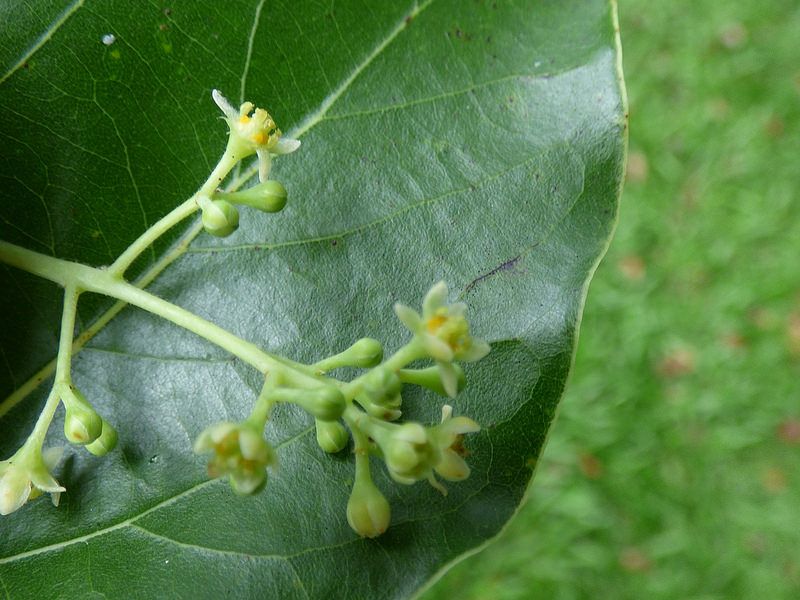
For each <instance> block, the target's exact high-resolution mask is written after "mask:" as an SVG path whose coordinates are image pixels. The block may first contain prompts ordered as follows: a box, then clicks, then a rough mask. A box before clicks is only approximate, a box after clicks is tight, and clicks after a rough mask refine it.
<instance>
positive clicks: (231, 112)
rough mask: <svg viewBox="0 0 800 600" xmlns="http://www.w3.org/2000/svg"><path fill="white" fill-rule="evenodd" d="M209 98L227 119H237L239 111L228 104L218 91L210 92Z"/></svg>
mask: <svg viewBox="0 0 800 600" xmlns="http://www.w3.org/2000/svg"><path fill="white" fill-rule="evenodd" d="M211 97H212V98H213V99H214V102H215V103H216V104H217V106H219V109H220V110H221V111H222V113H223V114H224V115H225V116H226V117H227V118H228V119H230V120H232V121H235V120H236V119H237V118H238V117H239V111H237V110H236V109H235V108H233V106H232V105H231V103H230V102H228V99H227V98H226V97H225V96H223V95H222V92H220V91H219V90H211Z"/></svg>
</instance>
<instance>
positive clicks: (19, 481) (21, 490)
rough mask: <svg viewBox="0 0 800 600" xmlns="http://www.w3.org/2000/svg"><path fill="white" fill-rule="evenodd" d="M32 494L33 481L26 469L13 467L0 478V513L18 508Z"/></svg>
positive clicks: (5, 513)
mask: <svg viewBox="0 0 800 600" xmlns="http://www.w3.org/2000/svg"><path fill="white" fill-rule="evenodd" d="M30 495H31V481H30V479H28V473H27V472H26V471H25V470H24V469H20V468H14V467H11V468H10V469H8V470H7V471H6V473H5V475H3V477H2V478H0V515H8V514H11V513H12V512H14V511H15V510H18V509H19V508H20V507H21V506H22V505H23V504H25V503H26V502H27V501H28V496H30Z"/></svg>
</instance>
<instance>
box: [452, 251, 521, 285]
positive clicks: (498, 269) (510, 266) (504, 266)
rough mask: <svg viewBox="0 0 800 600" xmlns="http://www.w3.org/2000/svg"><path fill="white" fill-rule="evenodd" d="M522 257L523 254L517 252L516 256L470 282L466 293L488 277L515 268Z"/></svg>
mask: <svg viewBox="0 0 800 600" xmlns="http://www.w3.org/2000/svg"><path fill="white" fill-rule="evenodd" d="M520 258H522V255H521V254H517V255H516V256H515V257H514V258H512V259H510V260H507V261H505V262H504V263H502V264H500V265H498V266H497V267H495V268H494V269H492V270H491V271H488V272H486V273H484V274H483V275H481V276H480V277H476V278H475V279H473V280H472V281H471V282H470V283H469V285H467V287H466V288H464V294H469V293H470V292H471V291H472V289H473V288H474V287H475V286H476V285H478V284H479V283H480V282H482V281H483V280H484V279H488V278H489V277H492V276H493V275H497V274H498V273H502V272H503V271H511V270H512V269H513V268H514V266H515V265H516V264H517V263H518V262H519V260H520Z"/></svg>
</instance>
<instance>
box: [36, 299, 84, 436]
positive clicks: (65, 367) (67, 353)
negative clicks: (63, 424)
mask: <svg viewBox="0 0 800 600" xmlns="http://www.w3.org/2000/svg"><path fill="white" fill-rule="evenodd" d="M78 296H80V290H78V289H77V287H75V286H74V285H70V286H67V287H66V288H65V289H64V307H63V309H62V311H61V337H60V338H59V346H58V358H57V359H56V376H55V382H54V383H53V389H51V390H50V395H49V396H48V397H47V401H46V402H45V404H44V408H43V409H42V412H41V413H40V414H39V418H38V419H37V420H36V425H34V426H33V431H31V434H30V435H29V436H28V440H27V441H26V442H25V446H28V445H29V444H31V445H34V446H37V447H38V448H39V449H41V447H42V444H43V443H44V438H45V436H46V435H47V430H48V429H50V423H52V422H53V417H54V416H55V414H56V409H57V408H58V404H59V402H60V401H61V397H60V393H59V388H60V387H61V385H69V384H70V381H71V377H70V362H71V361H72V335H73V333H74V331H75V315H76V314H77V310H78Z"/></svg>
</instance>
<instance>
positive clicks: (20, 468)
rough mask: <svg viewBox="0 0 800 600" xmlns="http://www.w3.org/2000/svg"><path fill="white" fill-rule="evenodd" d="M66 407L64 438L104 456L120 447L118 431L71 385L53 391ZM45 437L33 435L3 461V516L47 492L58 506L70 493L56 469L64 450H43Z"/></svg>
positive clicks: (0, 485) (60, 385) (0, 480)
mask: <svg viewBox="0 0 800 600" xmlns="http://www.w3.org/2000/svg"><path fill="white" fill-rule="evenodd" d="M52 393H53V394H54V395H56V396H58V397H59V398H60V401H61V403H62V404H63V405H64V408H65V410H66V414H65V415H64V437H66V439H67V441H69V442H72V443H73V444H77V445H81V446H84V447H85V448H86V449H87V450H88V451H89V452H91V453H92V454H94V455H95V456H104V455H106V454H107V453H108V452H110V451H111V450H113V449H114V447H115V446H116V445H117V432H116V430H115V429H114V428H113V427H112V426H111V424H110V423H108V422H107V421H106V420H105V419H103V418H102V417H101V416H100V415H99V414H97V412H96V411H95V410H94V408H93V407H92V405H91V404H89V401H88V400H87V399H86V397H85V396H84V395H83V394H82V393H81V392H80V391H78V390H77V389H76V388H75V387H74V386H73V385H72V384H71V383H69V382H60V383H57V384H56V385H55V386H54V388H53V392H52ZM43 441H44V440H43V436H41V435H37V434H36V433H32V434H31V435H30V436H29V437H28V439H27V441H26V442H25V444H23V446H22V447H21V448H20V449H19V450H17V452H16V453H15V454H14V455H13V456H12V457H11V458H9V459H7V460H4V461H2V462H0V515H7V514H9V513H12V512H14V511H16V510H18V509H19V508H21V507H22V505H23V504H25V503H26V502H27V501H28V500H33V499H34V498H37V497H39V496H41V495H42V494H44V493H48V494H50V496H51V498H52V500H53V505H54V506H58V502H59V499H60V497H61V492H64V491H66V490H65V488H64V487H63V486H61V485H60V484H59V483H58V482H57V481H56V480H55V478H54V477H53V475H52V473H51V472H52V470H53V469H54V468H55V466H56V465H57V464H58V462H59V460H60V459H61V455H62V454H63V451H64V449H63V448H62V447H53V448H47V449H43Z"/></svg>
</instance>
